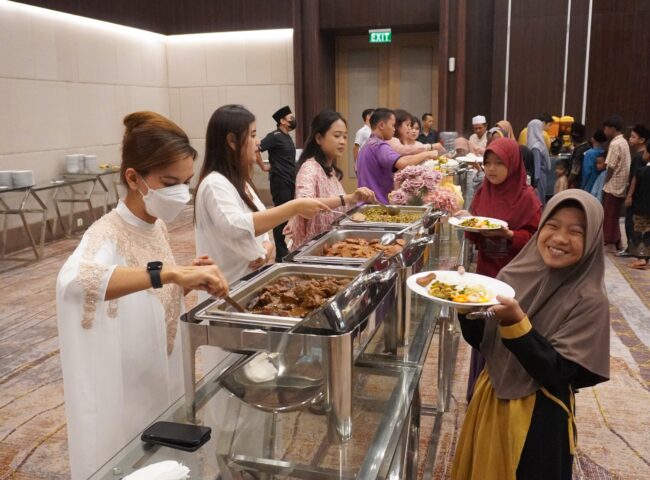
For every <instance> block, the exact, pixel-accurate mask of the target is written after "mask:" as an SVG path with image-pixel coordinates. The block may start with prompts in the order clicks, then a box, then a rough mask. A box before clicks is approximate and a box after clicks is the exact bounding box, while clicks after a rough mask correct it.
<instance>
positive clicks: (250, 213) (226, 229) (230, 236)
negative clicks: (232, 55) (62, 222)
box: [194, 105, 329, 283]
mask: <svg viewBox="0 0 650 480" xmlns="http://www.w3.org/2000/svg"><path fill="white" fill-rule="evenodd" d="M256 135H257V131H256V126H255V116H254V115H253V114H252V113H251V112H249V111H248V110H247V109H246V108H245V107H243V106H241V105H224V106H223V107H220V108H219V109H217V110H216V111H215V112H214V113H213V114H212V117H211V118H210V122H209V123H208V129H207V133H206V139H205V141H206V145H205V159H204V161H203V168H202V169H201V178H200V179H199V187H198V189H197V194H196V200H195V204H194V209H195V210H194V211H195V215H196V224H195V229H196V250H197V252H200V253H202V254H207V255H210V256H211V257H212V258H214V259H215V261H216V263H217V264H218V265H219V267H220V268H221V270H222V271H223V273H224V275H225V277H226V279H227V280H228V281H229V282H231V283H232V282H234V281H235V280H237V279H239V278H241V277H243V276H245V275H247V274H248V273H251V272H252V271H254V270H256V269H258V268H260V267H261V266H263V265H265V264H266V263H269V262H270V261H271V259H273V258H274V256H275V251H274V246H273V242H272V240H271V237H269V235H268V232H269V231H270V230H272V229H273V227H275V226H277V225H280V224H281V223H284V222H286V221H287V220H289V219H290V218H291V217H294V216H296V215H300V216H303V217H305V218H312V217H314V216H315V215H318V214H319V213H320V212H321V211H328V210H329V207H328V206H327V205H325V204H324V203H323V202H322V201H321V200H319V199H311V198H300V199H296V200H291V201H290V202H287V203H285V204H283V205H280V206H277V207H273V208H269V209H268V210H267V209H266V208H265V207H264V204H263V203H262V202H261V201H260V199H259V197H258V195H257V193H256V191H255V187H254V186H253V184H252V182H251V172H252V167H253V164H254V163H255V160H256V152H257V149H258V143H259V142H258V140H257V139H256Z"/></svg>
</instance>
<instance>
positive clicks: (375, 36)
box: [368, 28, 393, 43]
mask: <svg viewBox="0 0 650 480" xmlns="http://www.w3.org/2000/svg"><path fill="white" fill-rule="evenodd" d="M368 36H369V40H370V43H390V42H391V40H392V36H393V34H392V32H391V29H390V28H381V29H376V30H368Z"/></svg>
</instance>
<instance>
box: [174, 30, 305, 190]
mask: <svg viewBox="0 0 650 480" xmlns="http://www.w3.org/2000/svg"><path fill="white" fill-rule="evenodd" d="M167 68H168V76H169V103H170V110H171V112H170V113H171V118H172V119H173V120H174V121H176V122H178V123H179V125H181V126H183V128H185V129H186V131H187V133H188V135H189V136H190V138H191V139H192V143H193V144H194V146H195V147H196V148H197V150H199V154H200V155H199V159H198V160H197V162H196V165H195V170H196V171H197V173H198V171H199V169H200V166H201V164H202V161H203V152H204V150H205V131H206V127H207V123H208V121H209V120H210V116H211V115H212V113H213V112H214V111H215V110H216V109H217V107H219V106H221V105H225V104H228V103H238V104H242V105H244V106H246V107H247V108H248V109H249V110H251V111H252V112H253V113H254V114H255V116H256V118H257V132H258V136H260V138H262V137H263V136H264V135H266V134H267V133H268V132H270V131H271V130H274V129H275V122H274V121H273V119H272V118H271V115H272V114H273V112H275V111H276V110H277V109H278V108H280V107H281V106H283V105H289V106H291V108H293V107H294V93H293V92H294V91H293V39H292V34H291V31H290V30H279V31H273V32H265V33H262V32H259V34H258V32H254V33H250V32H248V33H228V34H208V35H188V36H183V37H175V38H170V39H169V40H168V42H167ZM264 157H266V154H265V155H264ZM254 181H255V184H256V186H257V187H258V189H260V190H261V191H262V192H263V193H268V175H267V174H265V173H263V172H262V171H261V170H260V169H259V168H257V167H255V178H254ZM265 196H266V195H265ZM267 200H268V198H267Z"/></svg>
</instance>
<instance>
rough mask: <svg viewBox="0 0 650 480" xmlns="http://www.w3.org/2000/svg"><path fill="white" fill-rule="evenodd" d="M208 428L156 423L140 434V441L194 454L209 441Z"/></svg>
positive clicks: (186, 424)
mask: <svg viewBox="0 0 650 480" xmlns="http://www.w3.org/2000/svg"><path fill="white" fill-rule="evenodd" d="M211 432H212V429H211V428H210V427H203V426H200V425H192V424H188V423H176V422H156V423H153V424H151V425H149V426H148V427H147V429H146V430H145V431H144V432H142V435H141V436H140V439H141V440H142V441H143V442H145V443H153V444H155V445H164V446H166V447H171V448H178V449H179V450H185V451H188V452H194V451H196V450H198V449H199V447H201V446H202V445H203V444H205V443H206V442H207V441H208V440H210V433H211Z"/></svg>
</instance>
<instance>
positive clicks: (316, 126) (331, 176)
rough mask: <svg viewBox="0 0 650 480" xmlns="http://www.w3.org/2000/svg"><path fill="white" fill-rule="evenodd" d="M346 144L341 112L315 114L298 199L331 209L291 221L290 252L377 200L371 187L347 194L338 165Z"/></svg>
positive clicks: (300, 169) (302, 158)
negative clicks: (356, 206)
mask: <svg viewBox="0 0 650 480" xmlns="http://www.w3.org/2000/svg"><path fill="white" fill-rule="evenodd" d="M347 144H348V126H347V123H346V121H345V119H344V118H343V117H342V116H341V114H340V113H338V112H334V111H331V110H325V111H323V112H321V113H319V114H318V115H316V117H315V118H314V120H313V121H312V123H311V133H310V135H309V138H308V139H307V142H306V143H305V148H304V150H303V152H302V155H300V160H299V161H298V166H297V170H298V173H297V175H296V192H295V198H318V199H319V200H321V201H322V202H323V203H324V204H325V205H327V206H328V207H330V208H331V209H332V210H331V211H329V212H322V213H321V214H320V215H316V216H315V217H313V218H312V219H310V220H307V219H306V218H302V217H294V218H293V219H291V220H290V221H289V224H288V225H287V227H286V228H285V235H290V236H291V246H290V250H295V249H296V248H298V247H300V246H301V245H302V244H303V243H305V242H306V241H307V240H309V239H311V238H313V237H314V236H315V235H318V234H319V233H322V232H324V231H326V230H329V229H330V228H331V226H332V222H334V220H336V219H337V218H338V217H339V216H340V215H341V214H342V213H345V212H346V210H348V208H350V207H352V206H353V205H354V204H356V203H359V202H364V203H372V202H375V201H376V200H375V194H374V193H373V191H372V190H370V189H369V188H365V187H362V188H358V189H356V190H355V192H354V193H347V194H346V193H345V190H344V189H343V185H341V180H340V179H341V178H342V177H343V172H342V171H341V169H340V168H338V167H337V166H336V160H337V158H339V157H340V156H341V155H343V154H344V153H345V149H346V147H347Z"/></svg>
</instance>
